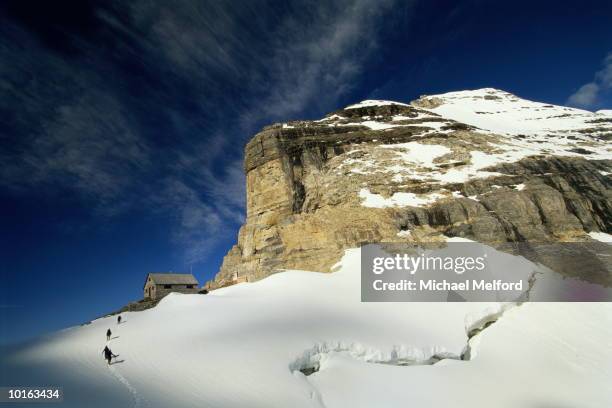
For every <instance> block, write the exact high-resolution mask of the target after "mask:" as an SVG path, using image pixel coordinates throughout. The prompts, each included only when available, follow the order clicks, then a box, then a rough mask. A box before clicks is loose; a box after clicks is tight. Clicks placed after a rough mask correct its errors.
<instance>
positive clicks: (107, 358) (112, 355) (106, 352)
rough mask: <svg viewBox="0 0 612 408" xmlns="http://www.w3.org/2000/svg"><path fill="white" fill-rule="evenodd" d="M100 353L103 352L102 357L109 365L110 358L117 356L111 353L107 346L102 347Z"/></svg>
mask: <svg viewBox="0 0 612 408" xmlns="http://www.w3.org/2000/svg"><path fill="white" fill-rule="evenodd" d="M102 354H104V359H105V360H106V362H107V363H108V365H111V360H112V358H113V357H117V355H116V354H113V352H112V351H111V349H109V348H108V346H105V347H104V350H102Z"/></svg>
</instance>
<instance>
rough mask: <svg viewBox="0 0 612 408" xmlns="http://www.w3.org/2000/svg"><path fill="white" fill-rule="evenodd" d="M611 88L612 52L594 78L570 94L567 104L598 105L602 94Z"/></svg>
mask: <svg viewBox="0 0 612 408" xmlns="http://www.w3.org/2000/svg"><path fill="white" fill-rule="evenodd" d="M610 89H612V53H609V54H608V55H607V56H606V58H605V59H604V61H603V68H602V69H601V70H599V71H597V72H596V73H595V75H594V77H593V80H592V81H591V82H589V83H586V84H584V85H582V86H581V87H580V88H578V90H577V91H576V92H574V93H573V94H572V95H570V97H569V98H568V99H567V104H568V105H571V106H577V107H583V108H591V107H594V106H597V105H598V104H599V103H600V98H601V95H602V94H603V93H605V92H607V91H609V90H610Z"/></svg>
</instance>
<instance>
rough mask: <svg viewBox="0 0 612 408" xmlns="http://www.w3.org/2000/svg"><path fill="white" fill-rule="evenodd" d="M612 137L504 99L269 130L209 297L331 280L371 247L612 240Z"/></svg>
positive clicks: (359, 110) (253, 160) (390, 110)
mask: <svg viewBox="0 0 612 408" xmlns="http://www.w3.org/2000/svg"><path fill="white" fill-rule="evenodd" d="M611 138H612V115H610V114H609V113H607V112H601V113H592V112H588V111H582V110H578V109H572V108H566V107H560V106H553V105H547V104H543V103H537V102H531V101H526V100H523V99H520V98H518V97H516V96H514V95H511V94H509V93H506V92H503V91H499V90H495V89H481V90H476V91H463V92H452V93H448V94H443V95H436V96H427V97H422V98H420V99H419V100H417V101H414V102H412V103H411V104H409V105H408V104H401V103H396V102H389V101H364V102H361V103H359V104H356V105H352V106H349V107H346V108H344V109H342V110H339V111H336V112H333V113H331V114H329V115H327V116H326V117H325V118H323V119H321V120H318V121H293V122H288V123H283V124H275V125H272V126H269V127H267V128H265V129H263V130H262V131H261V132H260V133H258V134H257V135H255V136H254V137H253V139H252V140H251V141H250V142H249V143H248V145H247V147H246V151H245V163H244V166H245V171H246V179H247V218H246V222H245V224H244V225H243V226H242V228H241V229H240V232H239V236H238V242H237V244H236V245H235V246H234V247H233V248H232V249H231V250H230V251H229V253H228V254H227V255H226V257H225V259H224V262H223V265H222V267H221V270H220V271H219V273H218V274H217V276H216V277H215V279H214V281H211V282H209V283H208V287H209V288H215V287H219V286H222V285H224V284H228V283H230V282H232V281H233V280H236V279H240V280H249V281H252V280H257V279H260V278H263V277H265V276H267V275H270V274H272V273H274V272H276V271H279V270H282V269H289V268H290V269H305V270H316V271H330V270H331V269H332V267H333V265H334V264H335V263H336V262H337V261H338V260H339V259H340V257H341V255H342V253H343V251H344V250H345V249H346V248H351V247H358V246H360V245H361V244H364V243H368V242H431V241H443V240H445V239H446V237H454V236H459V237H466V238H470V239H474V240H476V241H480V242H484V243H490V244H496V243H503V242H521V241H530V242H548V241H581V240H589V239H590V238H589V237H588V235H586V233H587V232H592V231H603V232H610V231H612V193H611V189H610V185H611V181H610V172H611V171H612V170H611V167H612V160H611V159H612V152H611V150H612V148H611V147H610V144H609V140H610V139H611ZM603 280H604V281H603V282H602V283H605V284H609V283H610V282H609V280H610V278H609V277H607V278H605V277H604V279H603Z"/></svg>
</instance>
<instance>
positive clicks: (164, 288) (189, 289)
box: [144, 273, 199, 300]
mask: <svg viewBox="0 0 612 408" xmlns="http://www.w3.org/2000/svg"><path fill="white" fill-rule="evenodd" d="M198 285H199V283H198V280H197V279H196V278H195V276H193V275H192V274H190V273H150V274H148V275H147V280H146V281H145V284H144V298H145V299H150V300H159V299H161V298H163V297H164V296H166V295H168V294H169V293H172V292H179V293H198V290H199V289H198Z"/></svg>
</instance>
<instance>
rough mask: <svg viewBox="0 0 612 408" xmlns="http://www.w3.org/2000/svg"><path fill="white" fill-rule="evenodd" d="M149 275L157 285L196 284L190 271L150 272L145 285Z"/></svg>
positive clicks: (196, 281)
mask: <svg viewBox="0 0 612 408" xmlns="http://www.w3.org/2000/svg"><path fill="white" fill-rule="evenodd" d="M149 277H150V278H151V280H152V281H153V282H154V283H155V284H157V285H198V280H197V279H196V278H195V276H193V275H192V274H190V273H150V274H148V275H147V279H146V280H145V285H146V284H147V281H148V280H149Z"/></svg>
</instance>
